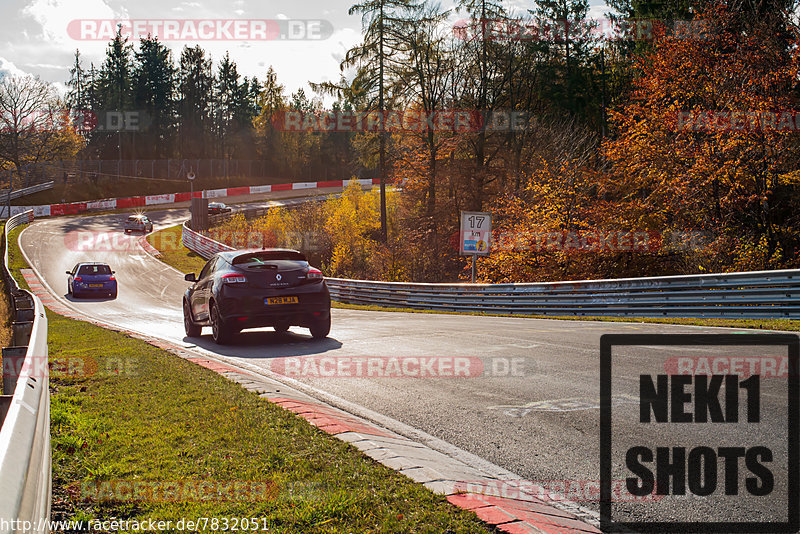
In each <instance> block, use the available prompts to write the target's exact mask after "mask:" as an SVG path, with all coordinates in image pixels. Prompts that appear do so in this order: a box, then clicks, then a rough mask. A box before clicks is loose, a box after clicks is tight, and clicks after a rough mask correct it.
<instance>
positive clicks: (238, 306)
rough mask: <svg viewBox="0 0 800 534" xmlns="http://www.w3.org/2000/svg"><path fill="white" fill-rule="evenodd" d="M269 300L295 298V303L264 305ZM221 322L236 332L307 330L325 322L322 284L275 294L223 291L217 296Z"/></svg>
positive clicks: (327, 298) (328, 302) (325, 291)
mask: <svg viewBox="0 0 800 534" xmlns="http://www.w3.org/2000/svg"><path fill="white" fill-rule="evenodd" d="M271 297H296V298H297V301H298V302H297V303H296V304H267V303H266V299H267V298H271ZM220 311H221V315H222V317H223V320H224V321H225V322H226V323H228V324H229V325H231V326H234V327H235V328H237V329H242V328H260V327H264V326H276V325H289V326H302V327H308V326H310V325H312V324H314V323H317V322H319V321H323V320H327V319H328V318H329V317H330V313H331V299H330V294H329V293H328V289H327V287H326V286H325V285H324V284H304V285H301V286H297V287H295V288H286V289H283V290H280V291H279V292H277V291H275V292H273V291H268V292H263V290H262V291H257V290H256V291H253V290H252V289H251V290H249V291H248V290H245V289H232V288H225V290H224V291H223V294H222V295H221V296H220Z"/></svg>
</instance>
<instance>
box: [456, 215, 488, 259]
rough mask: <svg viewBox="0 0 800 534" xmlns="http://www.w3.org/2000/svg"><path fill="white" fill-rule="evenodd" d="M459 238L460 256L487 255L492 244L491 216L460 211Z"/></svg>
mask: <svg viewBox="0 0 800 534" xmlns="http://www.w3.org/2000/svg"><path fill="white" fill-rule="evenodd" d="M459 237H460V239H459V241H460V243H461V244H460V251H461V255H466V256H486V255H488V254H489V250H490V248H491V242H492V241H491V240H492V214H491V213H486V212H481V211H462V212H461V231H460V232H459Z"/></svg>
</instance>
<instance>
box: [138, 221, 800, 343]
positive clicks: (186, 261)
mask: <svg viewBox="0 0 800 534" xmlns="http://www.w3.org/2000/svg"><path fill="white" fill-rule="evenodd" d="M181 232H182V230H181V227H180V226H172V227H170V228H165V229H164V230H160V231H158V232H155V233H153V234H150V235H149V236H148V237H147V240H148V241H149V242H150V244H151V245H153V247H155V248H156V249H157V250H159V251H160V252H161V254H162V256H161V261H163V262H164V263H167V264H168V265H172V266H173V267H175V268H176V269H178V270H179V271H181V272H184V273H191V272H194V273H198V272H200V269H202V268H203V265H205V263H206V261H205V260H204V259H203V258H201V257H200V256H199V255H197V254H195V253H194V252H192V251H191V250H189V249H187V248H186V247H184V246H183V245H182V244H181ZM333 307H334V308H343V309H348V310H365V311H388V312H405V313H438V314H446V315H478V316H486V317H523V318H528V319H554V320H559V321H606V322H612V323H656V324H675V325H691V326H706V327H714V326H719V327H729V328H753V329H758V330H786V331H800V321H795V320H791V319H697V318H681V317H576V316H553V315H519V314H515V315H512V314H502V313H486V312H451V311H439V310H417V309H413V308H389V307H382V306H362V305H357V304H344V303H341V302H334V303H333Z"/></svg>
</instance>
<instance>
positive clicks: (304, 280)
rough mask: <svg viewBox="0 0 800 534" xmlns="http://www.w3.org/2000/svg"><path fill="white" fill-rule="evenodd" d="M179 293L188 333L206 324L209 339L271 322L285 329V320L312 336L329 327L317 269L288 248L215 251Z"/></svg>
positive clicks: (223, 338) (194, 333) (326, 299)
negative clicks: (210, 334)
mask: <svg viewBox="0 0 800 534" xmlns="http://www.w3.org/2000/svg"><path fill="white" fill-rule="evenodd" d="M185 279H186V280H187V281H188V282H194V285H192V287H190V288H189V289H187V290H186V293H185V294H184V297H183V322H184V327H185V330H186V335H187V336H188V337H199V336H200V333H201V330H202V327H203V326H210V327H211V332H212V337H213V339H214V341H215V342H216V343H218V344H220V345H223V344H226V343H229V342H230V341H231V339H232V337H233V336H234V335H235V334H237V333H238V332H240V331H241V330H243V329H245V328H260V327H264V326H271V327H273V328H274V329H275V331H276V332H286V331H287V330H288V329H289V328H290V327H291V326H301V327H304V328H308V329H309V330H311V335H312V336H313V337H314V338H316V339H321V338H324V337H326V336H327V335H328V333H329V332H330V329H331V297H330V293H329V292H328V286H327V285H326V284H325V281H324V280H323V278H322V272H320V271H319V269H315V268H314V267H311V266H310V265H309V264H308V261H307V260H306V257H305V256H304V255H303V254H302V253H301V252H298V251H296V250H290V249H249V250H236V251H231V252H219V253H217V254H215V255H214V257H213V258H211V260H209V262H208V263H206V265H205V267H203V270H202V271H201V272H200V274H199V275H198V276H195V274H194V273H190V274H187V275H186V276H185Z"/></svg>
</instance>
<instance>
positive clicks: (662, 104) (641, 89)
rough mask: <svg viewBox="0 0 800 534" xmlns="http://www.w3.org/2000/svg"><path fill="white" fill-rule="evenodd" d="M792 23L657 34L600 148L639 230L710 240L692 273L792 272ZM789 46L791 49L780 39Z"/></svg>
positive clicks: (721, 12) (725, 16)
mask: <svg viewBox="0 0 800 534" xmlns="http://www.w3.org/2000/svg"><path fill="white" fill-rule="evenodd" d="M789 16H790V14H789V13H784V15H783V19H782V22H781V23H780V24H776V19H775V18H774V17H770V18H766V19H758V18H743V17H742V16H741V13H740V12H735V11H732V10H731V9H730V8H729V7H727V6H725V5H724V4H719V5H714V6H710V7H708V8H706V9H705V11H703V12H702V13H701V14H700V18H702V19H704V20H706V21H707V23H708V31H707V33H706V35H705V38H704V39H696V38H693V39H685V38H680V37H676V36H674V35H666V34H661V35H660V36H659V37H658V38H657V39H656V42H655V43H654V47H653V51H652V53H650V54H648V55H647V56H644V57H642V58H641V59H640V61H639V68H640V70H641V72H642V73H643V75H642V77H641V78H639V79H638V80H637V81H636V85H635V92H634V93H633V95H632V98H631V101H630V102H629V103H628V104H627V105H626V106H624V107H622V108H621V109H619V110H618V111H616V112H615V113H613V114H612V123H613V124H614V125H615V126H616V128H617V131H618V137H617V139H615V140H613V141H610V142H608V143H607V144H606V146H605V151H604V152H605V156H606V158H608V160H609V162H610V163H611V165H612V177H613V178H612V180H613V183H614V187H613V188H612V189H611V190H610V192H609V193H610V194H612V195H615V196H616V197H617V198H619V199H620V200H621V201H623V202H624V204H625V206H624V208H623V209H625V210H626V211H628V212H629V213H630V214H631V217H634V218H636V219H638V222H639V224H640V225H642V226H644V227H648V228H653V229H658V230H659V231H672V230H674V231H686V230H701V231H706V232H711V233H713V235H714V236H715V238H716V240H715V243H714V247H713V249H712V251H711V253H709V255H708V256H707V257H706V259H705V260H703V261H699V262H698V264H696V265H694V266H691V269H692V270H694V271H698V270H726V269H740V270H747V269H767V268H776V267H784V266H791V265H797V263H798V261H800V258H799V257H798V236H797V232H796V224H797V222H798V221H797V218H796V209H795V208H793V206H795V207H796V205H797V204H796V202H797V200H798V186H799V185H800V181H798V179H799V178H800V175H799V173H798V170H797V164H796V161H797V160H798V155H800V154H798V150H800V147H799V146H798V143H797V140H796V129H795V128H790V127H788V124H789V123H788V122H784V123H782V122H781V120H784V121H788V117H789V116H790V115H785V114H783V112H785V111H787V110H790V109H792V107H793V104H794V103H795V102H796V92H795V91H796V80H797V75H798V56H797V53H796V50H797V48H796V46H797V34H796V33H795V29H794V28H793V27H792V26H791V24H790V20H789ZM787 34H788V35H792V36H793V40H788V39H787V38H786V36H787Z"/></svg>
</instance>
